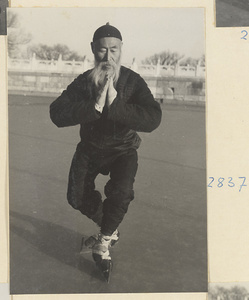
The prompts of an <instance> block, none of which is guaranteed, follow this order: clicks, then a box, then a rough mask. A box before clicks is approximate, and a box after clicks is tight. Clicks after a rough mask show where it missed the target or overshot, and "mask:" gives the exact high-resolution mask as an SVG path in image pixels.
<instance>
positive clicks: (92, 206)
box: [67, 191, 102, 217]
mask: <svg viewBox="0 0 249 300" xmlns="http://www.w3.org/2000/svg"><path fill="white" fill-rule="evenodd" d="M101 198H102V197H101V194H100V192H98V191H92V192H91V193H89V194H87V195H86V194H83V195H81V197H76V196H75V195H72V194H70V193H68V195H67V200H68V203H69V204H70V205H71V206H72V207H73V208H74V209H77V210H79V211H80V212H81V213H82V214H84V215H86V216H88V217H90V216H92V215H94V214H95V213H96V211H97V210H98V207H99V206H100V205H102V200H101Z"/></svg>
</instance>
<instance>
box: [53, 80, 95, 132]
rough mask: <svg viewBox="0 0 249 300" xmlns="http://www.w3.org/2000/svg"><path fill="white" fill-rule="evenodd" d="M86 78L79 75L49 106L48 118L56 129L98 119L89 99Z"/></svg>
mask: <svg viewBox="0 0 249 300" xmlns="http://www.w3.org/2000/svg"><path fill="white" fill-rule="evenodd" d="M89 97H90V96H89V94H88V93H87V88H86V78H84V77H83V75H80V76H79V77H78V78H76V79H75V80H74V81H73V82H72V83H71V84H70V85H69V86H68V87H67V89H66V90H64V91H63V92H62V94H61V95H60V96H59V97H58V98H57V99H56V100H55V101H54V102H53V103H52V104H51V105H50V118H51V120H52V121H53V123H54V124H55V125H56V126H58V127H66V126H73V125H78V124H84V123H87V122H91V121H94V120H97V119H99V118H100V114H99V113H98V112H97V111H96V110H95V107H94V105H95V103H94V101H91V99H89Z"/></svg>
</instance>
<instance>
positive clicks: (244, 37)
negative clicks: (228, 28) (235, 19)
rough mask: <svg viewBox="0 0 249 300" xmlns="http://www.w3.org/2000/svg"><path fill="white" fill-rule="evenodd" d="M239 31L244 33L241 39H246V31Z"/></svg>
mask: <svg viewBox="0 0 249 300" xmlns="http://www.w3.org/2000/svg"><path fill="white" fill-rule="evenodd" d="M241 33H244V36H242V37H241V39H242V40H247V38H246V36H247V35H248V32H247V31H246V30H242V31H241Z"/></svg>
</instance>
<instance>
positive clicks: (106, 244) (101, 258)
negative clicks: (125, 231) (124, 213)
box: [92, 233, 113, 283]
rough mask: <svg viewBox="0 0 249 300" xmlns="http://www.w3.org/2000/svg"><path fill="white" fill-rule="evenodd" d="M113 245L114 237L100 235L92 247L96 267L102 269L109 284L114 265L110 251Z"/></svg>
mask: <svg viewBox="0 0 249 300" xmlns="http://www.w3.org/2000/svg"><path fill="white" fill-rule="evenodd" d="M111 243H112V236H106V235H103V234H101V233H100V234H99V235H98V239H97V241H96V242H95V244H94V246H93V247H92V256H93V259H94V261H95V263H96V266H97V267H98V268H99V269H100V271H101V273H102V274H103V276H104V278H105V280H106V281H107V282H108V283H109V281H110V276H111V271H112V267H113V263H112V260H111V256H110V252H109V249H110V247H111Z"/></svg>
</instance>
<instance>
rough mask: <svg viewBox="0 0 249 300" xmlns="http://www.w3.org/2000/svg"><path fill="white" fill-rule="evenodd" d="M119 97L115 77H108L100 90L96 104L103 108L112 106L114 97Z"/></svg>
mask: <svg viewBox="0 0 249 300" xmlns="http://www.w3.org/2000/svg"><path fill="white" fill-rule="evenodd" d="M116 97H117V91H116V89H115V88H114V84H113V78H112V77H107V79H106V82H105V85H104V87H103V88H102V89H101V90H100V92H99V95H98V97H97V99H96V104H98V105H99V106H100V107H101V108H103V107H104V106H105V104H106V105H107V106H110V105H111V104H112V102H113V101H114V99H115V98H116Z"/></svg>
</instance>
